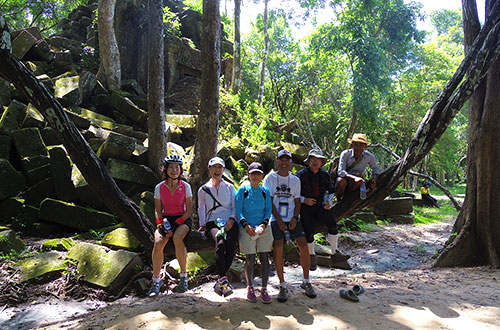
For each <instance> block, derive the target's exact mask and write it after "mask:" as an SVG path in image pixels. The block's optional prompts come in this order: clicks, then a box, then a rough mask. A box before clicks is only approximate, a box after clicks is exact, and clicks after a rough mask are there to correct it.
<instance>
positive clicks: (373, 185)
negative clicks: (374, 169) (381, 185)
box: [370, 179, 377, 190]
mask: <svg viewBox="0 0 500 330" xmlns="http://www.w3.org/2000/svg"><path fill="white" fill-rule="evenodd" d="M376 186H377V180H375V179H372V182H370V188H371V189H372V190H373V189H375V187H376Z"/></svg>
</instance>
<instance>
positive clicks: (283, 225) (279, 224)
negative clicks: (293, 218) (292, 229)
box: [276, 219, 286, 232]
mask: <svg viewBox="0 0 500 330" xmlns="http://www.w3.org/2000/svg"><path fill="white" fill-rule="evenodd" d="M276 221H277V222H278V227H279V229H280V230H281V231H282V232H284V231H285V230H286V224H285V223H284V222H283V220H281V219H279V220H278V219H276Z"/></svg>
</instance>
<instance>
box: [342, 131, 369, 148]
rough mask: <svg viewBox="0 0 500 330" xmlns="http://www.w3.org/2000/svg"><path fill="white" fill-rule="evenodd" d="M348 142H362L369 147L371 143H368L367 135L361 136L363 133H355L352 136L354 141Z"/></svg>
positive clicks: (348, 140)
mask: <svg viewBox="0 0 500 330" xmlns="http://www.w3.org/2000/svg"><path fill="white" fill-rule="evenodd" d="M347 142H349V143H353V142H361V143H364V144H366V145H367V146H369V145H370V144H371V142H368V140H367V139H366V134H361V133H354V135H353V136H352V139H347Z"/></svg>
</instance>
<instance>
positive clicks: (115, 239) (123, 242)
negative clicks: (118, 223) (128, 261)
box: [101, 228, 140, 251]
mask: <svg viewBox="0 0 500 330" xmlns="http://www.w3.org/2000/svg"><path fill="white" fill-rule="evenodd" d="M101 243H102V245H104V246H107V247H110V248H112V249H115V250H116V249H124V250H129V251H135V250H137V248H138V247H139V245H140V242H139V240H138V239H137V238H135V236H134V235H133V234H132V233H131V232H130V230H128V229H127V228H117V229H115V230H113V231H112V232H109V233H107V234H106V235H105V236H104V237H103V238H102V241H101Z"/></svg>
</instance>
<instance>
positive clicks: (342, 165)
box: [337, 150, 349, 178]
mask: <svg viewBox="0 0 500 330" xmlns="http://www.w3.org/2000/svg"><path fill="white" fill-rule="evenodd" d="M348 159H349V150H344V151H342V153H341V154H340V159H339V168H338V171H337V173H338V175H339V176H340V177H341V178H344V177H346V176H347V171H346V168H347V160H348Z"/></svg>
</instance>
